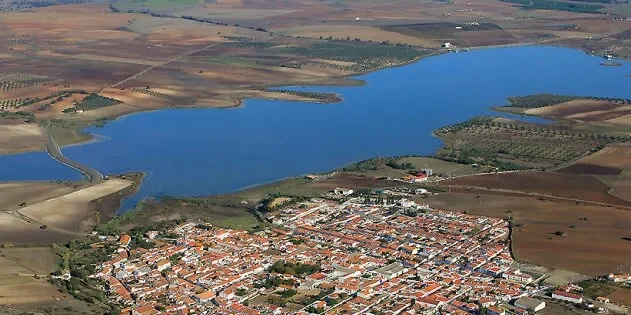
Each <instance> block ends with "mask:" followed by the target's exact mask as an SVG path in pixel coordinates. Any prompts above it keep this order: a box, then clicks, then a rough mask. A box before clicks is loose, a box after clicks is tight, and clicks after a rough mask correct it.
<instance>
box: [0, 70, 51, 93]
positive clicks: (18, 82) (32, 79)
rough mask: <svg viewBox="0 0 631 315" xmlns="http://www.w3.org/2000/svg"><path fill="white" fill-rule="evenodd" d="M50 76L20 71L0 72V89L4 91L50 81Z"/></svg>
mask: <svg viewBox="0 0 631 315" xmlns="http://www.w3.org/2000/svg"><path fill="white" fill-rule="evenodd" d="M52 80H53V79H52V78H49V77H45V76H39V75H30V74H21V73H1V74H0V91H2V92H6V91H10V90H14V89H20V88H25V87H29V86H34V85H39V84H43V83H45V82H48V81H52Z"/></svg>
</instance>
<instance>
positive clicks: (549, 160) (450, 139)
mask: <svg viewBox="0 0 631 315" xmlns="http://www.w3.org/2000/svg"><path fill="white" fill-rule="evenodd" d="M435 134H436V135H437V136H438V137H440V138H441V139H443V140H444V141H445V146H444V148H443V149H441V150H440V151H439V152H438V156H439V157H441V158H443V159H447V160H452V161H457V162H460V163H465V164H472V163H484V164H489V165H492V166H495V167H498V168H499V169H500V170H512V169H526V168H549V167H552V166H555V165H559V164H561V163H565V162H569V161H572V160H573V159H576V158H578V157H580V156H582V155H584V154H587V153H589V152H595V151H598V150H599V149H600V148H602V147H603V146H605V145H606V144H608V143H611V142H621V141H623V142H624V141H629V139H628V137H626V136H622V135H620V136H617V135H616V136H614V135H608V134H604V133H598V132H586V131H580V130H579V131H577V130H574V129H571V128H567V127H563V126H555V125H537V124H530V123H523V122H519V121H513V120H507V119H502V118H494V117H478V118H474V119H471V120H468V121H465V122H462V123H459V124H455V125H452V126H447V127H443V128H441V129H439V130H437V131H435Z"/></svg>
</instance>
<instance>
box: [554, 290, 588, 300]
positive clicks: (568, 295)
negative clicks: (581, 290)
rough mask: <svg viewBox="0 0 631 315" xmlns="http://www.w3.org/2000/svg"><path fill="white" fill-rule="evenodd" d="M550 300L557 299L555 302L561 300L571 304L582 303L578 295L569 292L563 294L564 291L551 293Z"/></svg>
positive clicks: (581, 298)
mask: <svg viewBox="0 0 631 315" xmlns="http://www.w3.org/2000/svg"><path fill="white" fill-rule="evenodd" d="M552 298H553V299H557V300H562V301H568V302H572V303H582V302H583V297H582V296H580V295H578V294H574V293H569V292H565V291H558V290H557V291H554V292H552Z"/></svg>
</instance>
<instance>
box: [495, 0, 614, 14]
mask: <svg viewBox="0 0 631 315" xmlns="http://www.w3.org/2000/svg"><path fill="white" fill-rule="evenodd" d="M508 2H510V3H515V4H519V5H520V6H521V8H523V9H525V10H557V11H570V12H581V13H602V12H601V10H603V9H604V8H605V6H604V5H602V4H590V3H609V1H595V0H583V1H581V0H578V1H574V2H567V1H557V0H535V1H533V0H508Z"/></svg>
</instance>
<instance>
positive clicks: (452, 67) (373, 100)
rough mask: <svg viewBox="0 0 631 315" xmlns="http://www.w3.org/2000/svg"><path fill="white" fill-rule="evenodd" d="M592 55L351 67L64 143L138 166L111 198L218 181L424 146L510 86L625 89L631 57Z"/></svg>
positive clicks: (16, 166) (72, 153) (539, 52)
mask: <svg viewBox="0 0 631 315" xmlns="http://www.w3.org/2000/svg"><path fill="white" fill-rule="evenodd" d="M602 62H603V60H602V58H600V57H597V56H590V55H587V54H585V53H583V52H581V51H579V50H574V49H569V48H559V47H541V46H524V47H512V48H499V49H482V50H474V51H471V52H466V53H452V54H445V55H439V56H434V57H429V58H426V59H423V60H421V61H419V62H416V63H414V64H411V65H407V66H403V67H398V68H390V69H384V70H380V71H376V72H372V73H368V74H365V75H362V76H358V77H356V78H358V79H361V80H364V81H365V82H366V85H364V86H358V87H306V88H301V89H304V90H307V91H326V92H334V93H338V94H339V95H341V96H342V98H343V99H344V101H342V102H340V103H336V104H328V105H322V104H310V103H301V102H287V101H270V100H247V101H245V103H244V106H242V107H240V108H234V109H169V110H162V111H155V112H147V113H139V114H133V115H129V116H125V117H121V118H119V119H117V120H115V121H112V122H109V123H107V124H106V125H105V126H104V127H102V128H98V127H91V128H88V129H87V131H88V132H90V133H93V134H96V135H99V136H102V137H103V139H105V140H102V141H99V142H95V143H89V144H85V145H80V146H71V147H66V148H64V149H63V151H64V154H65V155H66V156H68V157H69V158H71V159H74V160H77V161H78V162H80V163H84V164H87V165H90V166H92V167H93V168H95V169H97V170H99V171H101V172H102V173H104V174H118V173H123V172H129V171H144V172H146V173H147V177H146V179H145V181H144V183H143V185H142V187H141V189H140V191H139V192H138V193H137V194H136V195H134V196H131V197H129V198H127V199H126V200H125V201H124V204H123V207H122V209H129V208H131V207H133V206H134V204H136V203H137V202H138V201H139V200H141V199H143V198H145V197H148V196H160V195H177V196H194V195H210V194H219V193H227V192H231V191H235V190H238V189H242V188H245V187H248V186H252V185H255V184H260V183H265V182H270V181H274V180H278V179H281V178H284V177H288V176H297V175H301V174H306V173H313V172H324V171H328V170H331V169H335V168H338V167H341V166H343V165H345V164H348V163H350V162H353V161H357V160H361V159H366V158H370V157H374V156H394V155H406V154H433V153H434V152H435V151H436V150H437V149H438V148H440V146H441V142H440V141H439V140H438V139H436V138H434V137H432V135H431V132H432V131H433V130H435V129H437V128H440V127H443V126H445V125H449V124H453V123H457V122H460V121H463V120H466V119H469V118H471V117H474V116H478V115H500V114H498V113H495V112H492V111H491V110H490V109H489V108H490V107H492V106H498V105H504V104H505V103H506V101H505V99H506V98H507V97H509V96H516V95H528V94H535V93H555V94H567V95H585V96H600V97H617V98H630V99H631V79H630V78H629V77H628V75H629V73H631V64H630V63H628V62H622V66H620V67H603V66H600V64H601V63H602ZM523 119H535V118H523ZM27 158H28V163H25V162H24V161H25V159H27ZM0 165H2V167H1V168H0V180H38V179H39V180H71V179H76V178H77V177H79V175H78V174H76V172H74V171H69V170H67V169H66V168H65V167H63V166H62V165H59V164H56V163H54V162H52V161H50V158H49V157H48V156H47V155H46V153H29V154H18V155H12V156H4V157H0Z"/></svg>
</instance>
